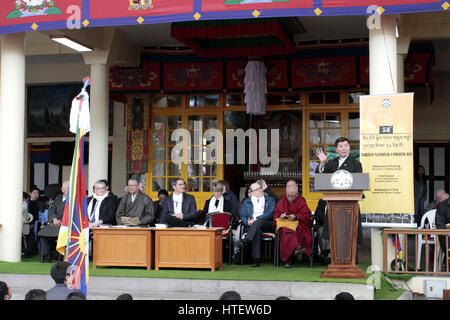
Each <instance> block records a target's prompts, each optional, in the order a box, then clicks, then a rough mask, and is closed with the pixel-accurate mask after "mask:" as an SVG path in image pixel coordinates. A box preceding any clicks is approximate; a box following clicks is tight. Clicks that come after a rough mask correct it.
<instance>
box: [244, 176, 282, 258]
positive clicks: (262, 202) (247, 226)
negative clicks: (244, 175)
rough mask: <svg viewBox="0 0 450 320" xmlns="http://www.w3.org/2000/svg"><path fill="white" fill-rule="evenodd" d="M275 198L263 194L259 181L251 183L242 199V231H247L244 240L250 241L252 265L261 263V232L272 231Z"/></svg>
mask: <svg viewBox="0 0 450 320" xmlns="http://www.w3.org/2000/svg"><path fill="white" fill-rule="evenodd" d="M274 210H275V200H274V199H273V197H271V196H267V195H264V191H263V189H262V185H261V184H260V183H259V182H255V183H252V184H251V185H250V188H249V197H248V198H247V199H245V200H244V202H243V203H242V207H241V221H242V223H243V224H244V232H247V236H246V238H245V241H250V242H251V243H252V258H253V264H252V267H259V266H260V263H261V243H262V234H263V232H273V226H272V221H273V212H274Z"/></svg>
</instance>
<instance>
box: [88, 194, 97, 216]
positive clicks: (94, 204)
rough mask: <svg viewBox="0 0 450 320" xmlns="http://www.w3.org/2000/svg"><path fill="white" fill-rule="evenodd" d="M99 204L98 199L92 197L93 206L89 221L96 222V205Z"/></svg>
mask: <svg viewBox="0 0 450 320" xmlns="http://www.w3.org/2000/svg"><path fill="white" fill-rule="evenodd" d="M96 206H97V199H95V198H94V199H92V208H91V214H90V215H89V221H90V222H95V207H96Z"/></svg>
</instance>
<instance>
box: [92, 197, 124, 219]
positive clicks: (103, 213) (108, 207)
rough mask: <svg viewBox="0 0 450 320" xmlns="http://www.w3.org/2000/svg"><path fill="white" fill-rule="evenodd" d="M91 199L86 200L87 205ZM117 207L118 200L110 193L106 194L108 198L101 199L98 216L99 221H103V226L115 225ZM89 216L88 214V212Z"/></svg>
mask: <svg viewBox="0 0 450 320" xmlns="http://www.w3.org/2000/svg"><path fill="white" fill-rule="evenodd" d="M92 199H93V197H92V196H91V197H88V198H87V205H88V206H89V203H90V202H91V201H92ZM118 206H119V198H117V196H116V195H115V194H113V193H112V192H110V193H109V194H108V196H107V197H106V198H105V199H103V201H102V203H101V204H100V214H99V219H100V220H102V221H103V224H112V225H115V224H116V211H117V207H118ZM88 214H90V212H88Z"/></svg>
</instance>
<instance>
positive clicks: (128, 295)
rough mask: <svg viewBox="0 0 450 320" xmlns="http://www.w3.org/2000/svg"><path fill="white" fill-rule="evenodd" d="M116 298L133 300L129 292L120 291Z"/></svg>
mask: <svg viewBox="0 0 450 320" xmlns="http://www.w3.org/2000/svg"><path fill="white" fill-rule="evenodd" d="M116 300H133V296H132V295H131V294H129V293H122V294H121V295H120V296H118V297H117V299H116Z"/></svg>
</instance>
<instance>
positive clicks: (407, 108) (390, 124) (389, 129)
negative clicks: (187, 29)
mask: <svg viewBox="0 0 450 320" xmlns="http://www.w3.org/2000/svg"><path fill="white" fill-rule="evenodd" d="M413 104H414V94H413V93H402V94H394V95H380V96H362V97H361V99H360V119H361V127H360V128H361V129H360V130H361V131H360V135H361V136H360V139H361V140H360V150H361V163H362V165H363V171H364V172H365V173H368V174H369V179H370V180H369V181H370V191H365V192H364V194H365V196H366V198H365V199H364V201H361V212H362V213H383V214H385V213H394V214H414V180H413V179H414V178H413V172H414V168H413V166H414V163H413Z"/></svg>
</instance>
